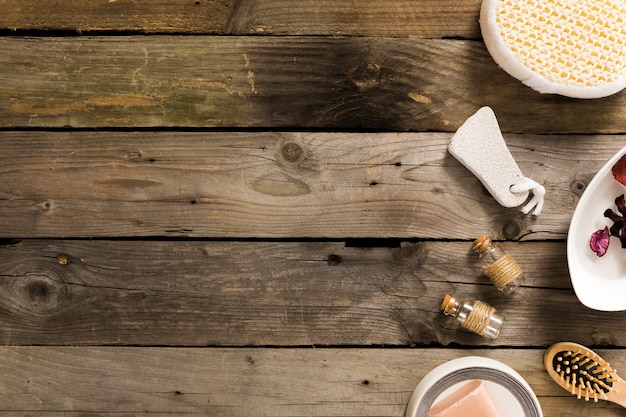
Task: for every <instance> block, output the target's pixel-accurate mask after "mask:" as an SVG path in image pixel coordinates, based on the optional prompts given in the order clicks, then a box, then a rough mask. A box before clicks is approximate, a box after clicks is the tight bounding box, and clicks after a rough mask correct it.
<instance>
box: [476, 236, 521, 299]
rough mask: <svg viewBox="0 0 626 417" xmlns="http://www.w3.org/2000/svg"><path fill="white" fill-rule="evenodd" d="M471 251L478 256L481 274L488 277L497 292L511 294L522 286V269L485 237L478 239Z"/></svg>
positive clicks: (509, 255) (507, 254)
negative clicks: (481, 269)
mask: <svg viewBox="0 0 626 417" xmlns="http://www.w3.org/2000/svg"><path fill="white" fill-rule="evenodd" d="M472 249H473V250H474V252H476V253H477V254H478V258H479V259H480V263H481V264H482V266H483V273H484V274H485V275H486V276H487V277H489V279H490V280H491V282H493V284H494V285H495V286H496V288H497V289H498V290H500V291H502V292H503V293H505V294H511V293H512V292H513V291H515V290H516V289H517V288H518V287H519V286H520V285H522V283H523V282H524V275H523V272H522V268H520V266H519V265H518V264H517V262H516V261H515V259H513V257H512V256H511V254H509V253H508V252H505V251H504V250H502V249H501V248H500V246H498V245H496V244H495V243H494V242H492V240H491V239H490V238H489V237H488V236H487V235H482V236H480V237H478V238H477V239H476V240H475V241H474V243H473V245H472Z"/></svg>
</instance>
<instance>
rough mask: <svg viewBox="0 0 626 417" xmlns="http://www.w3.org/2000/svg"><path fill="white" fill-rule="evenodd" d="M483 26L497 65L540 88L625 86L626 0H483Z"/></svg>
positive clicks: (587, 94) (591, 90)
mask: <svg viewBox="0 0 626 417" xmlns="http://www.w3.org/2000/svg"><path fill="white" fill-rule="evenodd" d="M480 27H481V31H482V34H483V39H484V41H485V44H486V46H487V49H488V50H489V53H490V54H491V56H492V57H493V58H494V60H495V61H496V62H497V63H498V65H500V67H501V68H502V69H504V70H505V71H506V72H508V73H509V74H510V75H512V76H513V77H515V78H517V79H519V80H520V81H522V82H523V83H524V84H526V85H527V86H529V87H531V88H533V89H535V90H537V91H539V92H540V93H548V94H560V95H563V96H568V97H576V98H599V97H606V96H609V95H611V94H614V93H617V92H618V91H620V90H622V89H623V88H625V87H626V1H625V0H483V3H482V7H481V12H480Z"/></svg>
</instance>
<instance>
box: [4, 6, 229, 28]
mask: <svg viewBox="0 0 626 417" xmlns="http://www.w3.org/2000/svg"><path fill="white" fill-rule="evenodd" d="M233 3H235V2H229V1H226V2H224V1H215V0H202V1H194V0H151V1H146V0H135V1H127V0H96V1H89V2H84V1H80V0H51V1H33V2H24V1H15V0H0V8H1V9H2V10H3V12H4V13H2V15H1V16H0V28H1V29H9V30H14V31H18V30H37V31H39V30H49V31H76V32H79V33H83V32H100V31H116V32H118V31H130V32H145V33H155V32H156V33H224V31H225V29H226V26H227V25H228V21H229V19H230V16H231V14H232V13H233V7H234V4H233Z"/></svg>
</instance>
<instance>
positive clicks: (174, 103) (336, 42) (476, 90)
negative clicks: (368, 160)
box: [0, 36, 626, 134]
mask: <svg viewBox="0 0 626 417" xmlns="http://www.w3.org/2000/svg"><path fill="white" fill-rule="evenodd" d="M0 49H1V50H2V51H3V54H2V55H1V56H0V69H1V72H0V74H2V75H0V127H15V128H17V127H20V128H33V127H39V128H44V127H47V128H50V127H67V126H71V127H75V128H92V127H108V128H111V127H132V128H141V127H237V128H271V129H278V128H281V127H285V128H293V127H298V128H299V129H306V130H308V129H369V130H394V131H395V130H400V131H403V130H417V131H448V132H450V131H455V130H456V129H457V128H458V127H459V126H460V125H461V124H462V123H463V122H464V121H465V120H466V119H467V117H469V116H470V115H471V114H473V113H474V112H475V111H476V110H477V109H478V108H479V107H481V106H483V105H489V106H491V107H492V108H494V110H495V112H496V114H497V115H498V117H499V120H500V123H501V126H502V129H503V130H504V131H505V132H521V133H533V132H534V133H590V134H597V133H624V132H625V131H626V128H625V126H626V111H624V110H625V109H626V94H622V93H619V94H615V95H613V96H611V97H608V98H606V99H603V100H601V101H596V100H571V99H567V98H564V97H558V96H553V95H541V94H539V93H536V92H534V91H533V90H531V89H530V88H528V87H525V86H524V85H522V84H521V83H520V82H518V81H517V80H515V79H513V78H512V77H510V76H508V75H507V74H506V73H504V72H503V71H502V70H500V69H499V68H498V66H497V65H496V64H495V62H494V61H493V59H492V58H491V56H490V55H489V54H488V52H487V51H486V49H485V47H484V45H483V44H482V43H480V42H475V41H452V40H419V39H418V40H414V39H399V38H366V37H359V38H344V37H340V38H337V37H303V36H296V37H258V36H253V37H250V36H248V37H194V36H185V37H178V36H153V37H145V36H128V37H107V36H99V37H78V38H7V37H5V38H0ZM172 74H176V75H175V76H173V75H172ZM512 97H514V98H515V101H514V103H512V101H511V98H512ZM599 103H601V105H599ZM607 109H609V110H607ZM554 115H559V116H558V118H557V119H555V116H554Z"/></svg>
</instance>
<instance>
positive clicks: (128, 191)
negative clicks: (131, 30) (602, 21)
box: [0, 132, 625, 240]
mask: <svg viewBox="0 0 626 417" xmlns="http://www.w3.org/2000/svg"><path fill="white" fill-rule="evenodd" d="M450 137H451V136H450V135H449V134H445V133H419V134H412V133H399V134H397V133H386V134H365V133H362V134H359V133H298V132H295V133H294V132H292V133H287V132H282V133H280V132H279V133H216V132H213V133H209V132H206V133H189V132H187V133H185V132H178V133H176V132H159V133H157V132H45V133H42V132H3V133H1V134H0V154H1V155H2V158H1V159H0V216H1V217H2V219H3V221H2V222H0V236H3V237H5V238H35V237H137V236H144V237H150V236H168V237H183V236H188V237H215V238H225V237H236V238H248V237H257V238H291V239H293V238H308V237H316V238H339V239H345V238H371V237H374V238H393V237H399V238H416V237H417V238H437V239H474V238H476V237H477V236H479V235H481V234H483V233H487V234H489V235H491V236H493V237H494V238H496V239H523V240H538V239H564V238H565V237H566V234H567V230H568V227H569V222H570V219H571V215H572V213H573V211H574V208H575V207H576V203H577V201H578V199H579V197H580V195H581V194H582V192H583V190H584V188H585V186H586V184H587V183H588V182H589V181H590V180H591V178H592V177H593V176H594V175H595V173H596V172H597V170H598V169H599V168H600V167H601V166H602V165H603V164H604V163H605V162H606V160H608V159H609V158H610V157H611V156H612V155H613V154H614V153H615V152H617V151H618V150H619V149H620V148H621V146H622V145H620V142H624V140H625V138H624V137H622V136H536V135H507V137H506V140H507V143H508V146H509V148H510V149H511V152H512V154H513V156H514V158H515V159H516V160H517V163H518V164H519V166H520V168H521V170H522V172H523V173H524V174H525V175H526V176H528V177H530V178H533V179H534V180H536V181H538V182H540V183H542V184H544V186H545V187H546V190H547V194H546V204H545V208H544V211H543V213H542V214H541V215H540V216H538V217H534V216H530V215H528V216H526V215H523V214H522V213H520V211H519V209H518V208H504V207H502V206H500V205H499V204H498V203H497V202H496V201H495V200H494V199H493V198H492V197H491V195H489V194H488V192H487V191H486V190H485V189H484V187H483V186H482V184H481V183H480V181H479V180H478V179H477V178H476V177H474V176H473V174H471V172H470V171H469V170H467V169H466V168H465V167H463V166H462V165H461V164H460V163H459V162H458V161H457V160H456V159H454V158H453V157H452V156H451V155H450V154H449V153H448V152H447V150H446V147H447V144H448V143H449V140H450ZM599 216H602V213H599Z"/></svg>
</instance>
